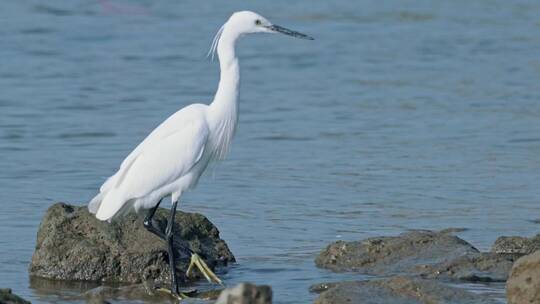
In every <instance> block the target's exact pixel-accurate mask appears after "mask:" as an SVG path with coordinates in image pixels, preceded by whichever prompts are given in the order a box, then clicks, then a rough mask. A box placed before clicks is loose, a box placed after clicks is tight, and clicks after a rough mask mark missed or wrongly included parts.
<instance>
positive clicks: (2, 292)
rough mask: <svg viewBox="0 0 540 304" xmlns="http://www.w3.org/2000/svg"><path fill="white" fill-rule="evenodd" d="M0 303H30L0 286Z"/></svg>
mask: <svg viewBox="0 0 540 304" xmlns="http://www.w3.org/2000/svg"><path fill="white" fill-rule="evenodd" d="M0 304H30V302H28V301H26V300H25V299H23V298H21V297H19V296H18V295H15V294H13V293H12V292H11V289H9V288H0Z"/></svg>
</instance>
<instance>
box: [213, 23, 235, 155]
mask: <svg viewBox="0 0 540 304" xmlns="http://www.w3.org/2000/svg"><path fill="white" fill-rule="evenodd" d="M238 37H239V36H238V34H237V33H235V32H233V31H231V30H230V29H229V28H228V27H227V24H225V27H224V28H223V33H222V34H221V37H220V38H219V42H218V46H217V54H218V58H219V67H220V69H221V74H220V79H219V86H218V89H217V92H216V95H215V96H214V101H212V103H211V104H210V106H209V121H208V122H209V125H210V128H211V129H212V133H213V136H212V137H213V140H212V141H213V144H214V149H215V157H216V158H220V159H222V158H224V157H225V155H226V153H227V152H228V150H229V146H230V143H231V141H232V138H233V136H234V133H235V131H236V125H237V123H238V98H239V89H240V67H239V66H238V59H237V58H236V53H235V45H236V40H237V39H238Z"/></svg>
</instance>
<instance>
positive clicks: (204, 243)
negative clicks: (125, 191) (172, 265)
mask: <svg viewBox="0 0 540 304" xmlns="http://www.w3.org/2000/svg"><path fill="white" fill-rule="evenodd" d="M168 213H169V212H168V211H167V210H164V209H159V210H158V211H157V212H156V215H155V217H154V221H155V223H156V224H157V225H158V226H159V227H160V228H161V229H163V230H164V229H165V227H166V223H167V217H168ZM142 220H143V219H142V216H137V215H136V214H128V215H126V216H124V217H122V218H119V219H118V220H116V221H113V222H112V223H107V222H101V221H99V220H97V219H96V218H95V217H94V216H93V215H92V214H90V213H89V212H88V210H87V208H86V207H85V206H82V207H76V206H71V205H68V204H64V203H57V204H54V205H53V206H51V207H50V208H49V209H48V210H47V213H46V214H45V217H44V218H43V220H42V222H41V224H40V227H39V231H38V235H37V243H36V249H35V252H34V255H33V257H32V262H31V264H30V267H29V272H30V274H31V275H32V276H38V277H43V278H49V279H55V280H75V281H102V282H123V283H126V282H128V283H140V282H148V281H152V282H155V283H157V284H168V281H169V270H168V262H167V261H168V257H167V250H166V244H165V242H164V241H163V240H161V239H159V238H158V237H157V236H155V235H153V234H151V233H149V232H147V231H146V229H145V228H144V227H143V224H142ZM174 231H175V236H174V240H175V243H176V244H177V245H182V246H186V247H188V248H190V249H191V250H193V251H194V252H196V253H199V254H200V255H201V256H202V257H203V258H204V259H205V261H206V262H207V264H208V265H209V266H210V267H212V268H213V267H215V266H225V265H227V264H228V263H230V262H234V261H235V259H234V256H233V254H232V253H231V251H230V250H229V249H228V247H227V244H226V243H225V241H223V240H222V239H220V238H219V231H218V229H217V228H216V227H215V226H214V225H213V224H212V223H211V222H210V221H209V220H208V219H207V218H206V217H204V216H203V215H200V214H195V213H184V212H180V211H178V212H177V213H176V218H175V227H174ZM176 256H177V257H178V262H177V267H178V274H179V276H180V277H179V279H180V280H181V282H187V281H189V280H190V278H187V277H186V276H185V275H184V273H185V271H186V269H187V266H188V263H189V257H187V256H185V255H183V254H182V253H180V252H178V253H177V255H176Z"/></svg>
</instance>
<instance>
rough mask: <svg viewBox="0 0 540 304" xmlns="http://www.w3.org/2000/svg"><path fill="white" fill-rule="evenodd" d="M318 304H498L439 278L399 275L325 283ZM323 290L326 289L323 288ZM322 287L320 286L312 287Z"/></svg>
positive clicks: (317, 300) (318, 288)
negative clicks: (442, 281)
mask: <svg viewBox="0 0 540 304" xmlns="http://www.w3.org/2000/svg"><path fill="white" fill-rule="evenodd" d="M326 286H327V289H326V291H324V292H322V293H321V295H320V296H319V297H318V298H317V299H316V300H315V303H316V304H330V303H332V304H344V303H347V304H349V303H365V304H387V303H393V304H438V303H441V304H443V303H453V304H492V303H493V304H495V303H499V302H496V301H495V300H493V299H489V298H488V297H486V296H484V295H479V294H473V293H470V292H468V291H466V290H463V289H460V288H454V287H449V286H446V285H443V284H442V283H439V282H437V281H432V280H426V279H420V278H411V277H402V276H397V277H393V278H389V279H379V280H371V281H353V282H339V283H331V284H326ZM322 289H324V288H322ZM312 290H321V285H318V286H314V287H312Z"/></svg>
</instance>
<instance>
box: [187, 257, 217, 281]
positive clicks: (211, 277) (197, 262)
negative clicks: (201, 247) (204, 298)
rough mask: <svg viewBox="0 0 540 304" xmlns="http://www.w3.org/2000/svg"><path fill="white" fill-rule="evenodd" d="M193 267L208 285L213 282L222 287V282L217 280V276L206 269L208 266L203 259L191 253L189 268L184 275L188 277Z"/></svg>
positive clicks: (208, 268)
mask: <svg viewBox="0 0 540 304" xmlns="http://www.w3.org/2000/svg"><path fill="white" fill-rule="evenodd" d="M193 266H196V267H197V268H198V269H199V271H200V272H201V273H202V275H203V276H204V277H205V278H206V280H208V282H210V283H212V282H214V283H217V284H219V285H223V282H222V281H221V279H220V278H218V276H217V275H216V274H215V273H214V272H213V271H212V270H210V267H208V265H206V263H205V262H204V261H203V259H201V257H200V256H199V255H198V254H196V253H193V254H192V255H191V261H190V262H189V267H188V269H187V271H186V275H187V276H188V277H189V276H190V274H191V272H192V271H193Z"/></svg>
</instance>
